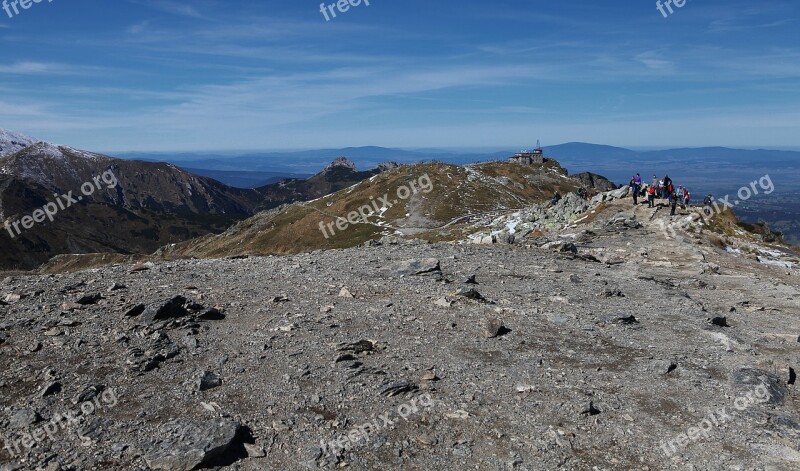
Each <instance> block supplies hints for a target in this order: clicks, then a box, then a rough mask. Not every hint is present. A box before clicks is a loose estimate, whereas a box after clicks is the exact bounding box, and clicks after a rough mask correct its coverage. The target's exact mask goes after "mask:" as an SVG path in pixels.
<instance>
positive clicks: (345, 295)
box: [339, 288, 355, 298]
mask: <svg viewBox="0 0 800 471" xmlns="http://www.w3.org/2000/svg"><path fill="white" fill-rule="evenodd" d="M339 297H340V298H355V296H353V294H352V293H351V292H350V290H348V289H347V288H342V289H341V290H340V291H339Z"/></svg>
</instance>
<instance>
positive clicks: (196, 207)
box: [0, 131, 391, 269]
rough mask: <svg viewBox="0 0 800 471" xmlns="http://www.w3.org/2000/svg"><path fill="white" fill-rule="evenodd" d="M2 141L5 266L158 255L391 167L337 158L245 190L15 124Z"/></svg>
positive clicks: (0, 256) (0, 252) (0, 244)
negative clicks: (30, 132)
mask: <svg viewBox="0 0 800 471" xmlns="http://www.w3.org/2000/svg"><path fill="white" fill-rule="evenodd" d="M0 148H1V149H3V151H2V154H0V267H2V268H23V269H28V268H33V267H36V266H38V265H40V264H41V263H43V262H45V261H47V260H48V259H49V258H50V257H52V256H54V255H57V254H65V253H91V252H115V253H123V254H125V253H152V252H153V251H155V250H157V249H158V248H160V247H162V246H164V245H167V244H170V243H175V242H180V241H183V240H187V239H191V238H195V237H199V236H201V235H204V234H210V233H219V232H222V231H224V230H225V229H227V228H228V227H230V226H231V225H232V224H233V223H235V222H236V221H239V220H242V219H245V218H247V217H249V216H252V215H254V214H256V213H257V212H259V211H262V210H267V209H271V208H275V207H278V206H280V205H283V204H286V203H292V202H295V201H305V200H310V199H315V198H319V197H321V196H324V195H327V194H329V193H333V192H336V191H338V190H340V189H343V188H347V187H349V186H351V185H353V184H355V183H358V182H360V181H362V180H364V179H367V178H370V177H372V176H374V175H377V174H379V173H380V172H381V171H382V170H384V169H386V168H390V167H391V165H384V166H381V167H379V168H375V169H373V170H369V171H363V172H362V171H358V170H357V169H356V167H355V165H354V164H353V163H352V162H350V161H348V160H346V159H338V160H336V161H334V162H333V163H332V164H330V165H328V166H327V167H326V168H325V169H324V170H323V171H322V172H320V173H318V174H316V175H314V176H312V177H310V178H308V179H301V178H293V179H287V180H281V181H280V182H278V183H272V184H268V185H263V186H260V187H258V188H255V189H240V188H233V187H230V186H228V185H225V184H223V183H220V182H219V181H216V180H214V179H212V178H208V177H203V176H198V175H194V174H192V173H190V172H187V171H186V170H184V169H181V168H179V167H177V166H176V165H174V164H171V163H163V162H144V161H138V160H123V159H116V158H112V157H108V156H105V155H101V154H96V153H93V152H87V151H82V150H79V149H74V148H71V147H67V146H57V145H53V144H49V143H45V142H36V140H35V139H31V138H27V137H24V136H22V135H20V134H17V133H12V132H8V131H3V132H2V134H0ZM85 185H88V187H86V186H85ZM83 188H89V189H91V190H92V191H91V192H89V194H87V193H84V192H82V189H83ZM57 203H60V206H63V207H61V208H59V207H58V204H57ZM48 204H50V205H52V206H51V208H53V211H57V213H58V214H56V215H55V217H53V220H52V221H50V220H49V219H50V218H49V217H48V218H47V219H44V218H43V217H41V214H40V215H39V218H38V219H40V220H38V221H35V223H34V222H32V219H34V218H37V213H36V211H37V210H42V208H44V207H46V206H47V205H48ZM26 218H27V219H26ZM26 226H27V227H26Z"/></svg>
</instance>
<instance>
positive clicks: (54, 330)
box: [44, 327, 64, 337]
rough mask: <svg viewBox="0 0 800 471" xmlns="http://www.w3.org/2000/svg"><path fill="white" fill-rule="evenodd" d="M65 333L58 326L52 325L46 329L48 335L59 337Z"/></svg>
mask: <svg viewBox="0 0 800 471" xmlns="http://www.w3.org/2000/svg"><path fill="white" fill-rule="evenodd" d="M63 333H64V331H63V330H61V329H59V328H58V327H51V328H49V329H47V330H46V331H45V333H44V335H46V336H48V337H57V336H59V335H61V334H63Z"/></svg>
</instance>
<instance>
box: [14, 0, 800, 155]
mask: <svg viewBox="0 0 800 471" xmlns="http://www.w3.org/2000/svg"><path fill="white" fill-rule="evenodd" d="M326 3H330V1H328V2H326ZM673 8H674V7H673ZM12 13H13V11H12ZM799 13H800V4H799V3H798V2H797V1H796V0H770V1H769V2H765V1H755V0H752V1H751V0H717V1H714V0H708V1H700V0H686V5H685V6H683V7H682V8H674V14H672V15H671V16H669V17H668V18H664V17H663V16H662V14H661V13H659V11H658V10H657V9H656V5H655V1H654V0H653V1H651V0H636V1H631V0H611V1H606V0H595V1H584V0H577V1H552V0H548V1H541V0H492V1H491V2H489V1H477V0H458V1H456V0H437V1H431V0H371V1H370V5H369V6H366V5H361V6H358V7H355V8H351V10H350V11H348V12H346V13H338V14H337V17H336V18H335V19H331V20H330V21H326V20H325V17H324V16H323V15H322V13H321V12H320V1H319V0H284V1H271V0H264V1H250V0H235V1H234V0H229V1H221V0H192V1H191V2H189V1H185V2H177V1H172V0H163V1H156V0H153V1H150V0H113V1H109V0H53V1H52V2H50V3H48V1H47V0H44V1H43V2H42V3H38V4H33V6H32V7H31V8H30V9H28V10H20V13H19V14H17V15H14V16H13V17H12V18H9V17H8V15H7V14H6V13H5V12H3V11H0V47H2V53H0V87H2V88H1V89H2V90H3V93H2V94H0V127H4V128H7V129H13V130H17V131H21V132H25V133H27V134H31V135H33V136H35V137H38V138H40V139H45V140H49V141H51V142H58V143H64V144H69V145H73V146H76V147H81V148H86V149H90V150H98V151H129V150H163V151H177V150H244V149H290V148H304V149H307V148H321V147H326V148H327V147H344V146H362V145H380V146H390V147H406V148H415V147H445V148H457V147H458V148H466V147H500V148H509V147H520V148H521V147H529V146H530V145H532V144H533V143H535V141H536V139H537V138H539V139H542V143H543V144H544V145H553V144H557V143H561V142H568V141H585V142H594V143H601V144H610V145H620V146H672V147H677V146H705V145H724V146H765V147H798V146H800V33H798V31H800V22H799V21H798V20H800V15H799Z"/></svg>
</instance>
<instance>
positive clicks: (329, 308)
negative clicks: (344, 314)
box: [319, 304, 335, 313]
mask: <svg viewBox="0 0 800 471" xmlns="http://www.w3.org/2000/svg"><path fill="white" fill-rule="evenodd" d="M334 307H335V306H334V305H333V304H328V305H326V306H322V307H320V308H319V312H322V313H328V312H331V311H333V308H334Z"/></svg>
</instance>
